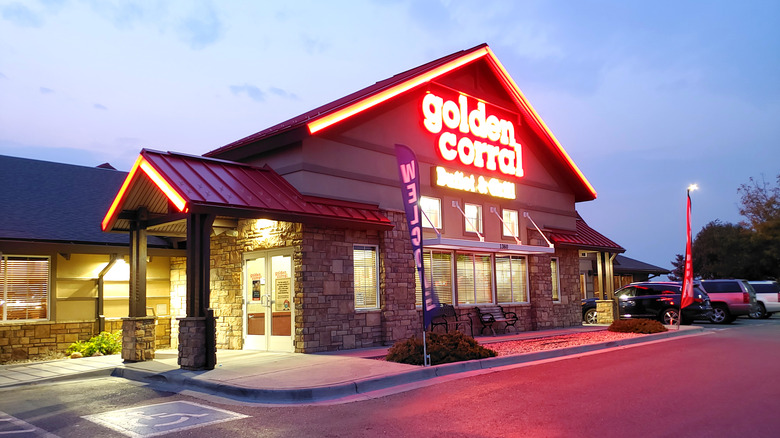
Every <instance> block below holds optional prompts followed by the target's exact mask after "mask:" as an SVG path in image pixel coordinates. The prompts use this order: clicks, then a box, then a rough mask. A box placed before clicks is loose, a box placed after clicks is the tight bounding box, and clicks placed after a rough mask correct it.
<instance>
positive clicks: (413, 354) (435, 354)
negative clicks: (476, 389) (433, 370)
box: [385, 331, 496, 365]
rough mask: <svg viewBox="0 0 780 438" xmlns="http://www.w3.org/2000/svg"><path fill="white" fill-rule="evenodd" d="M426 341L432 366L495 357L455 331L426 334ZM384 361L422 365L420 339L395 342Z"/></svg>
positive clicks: (491, 351)
mask: <svg viewBox="0 0 780 438" xmlns="http://www.w3.org/2000/svg"><path fill="white" fill-rule="evenodd" d="M426 341H427V349H428V354H429V355H430V356H431V364H432V365H439V364H443V363H450V362H460V361H464V360H473V359H484V358H486V357H494V356H495V355H496V352H495V351H493V350H490V349H487V348H485V347H483V346H481V345H479V344H478V343H477V341H475V340H474V339H473V338H470V337H468V336H465V335H464V334H463V333H461V332H457V331H456V332H453V333H446V334H440V333H427V334H426ZM385 359H386V360H388V361H391V362H399V363H405V364H409V365H423V344H422V339H420V338H409V339H405V340H403V341H398V342H396V343H395V344H394V345H393V346H392V347H390V349H389V350H388V351H387V356H385Z"/></svg>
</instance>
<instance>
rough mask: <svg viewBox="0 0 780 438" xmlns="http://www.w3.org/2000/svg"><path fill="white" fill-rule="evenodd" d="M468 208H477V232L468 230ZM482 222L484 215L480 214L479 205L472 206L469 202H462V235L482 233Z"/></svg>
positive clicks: (480, 208)
mask: <svg viewBox="0 0 780 438" xmlns="http://www.w3.org/2000/svg"><path fill="white" fill-rule="evenodd" d="M469 206H472V207H476V208H477V219H476V221H475V222H476V224H475V225H476V227H477V231H473V230H469V229H468V228H469V222H471V220H470V219H471V218H469V220H467V219H466V218H468V208H469ZM483 221H484V215H483V214H482V205H481V204H472V203H470V202H464V203H463V233H464V234H467V235H469V234H482V233H483V232H484V229H485V227H484V226H483V225H482V222H483Z"/></svg>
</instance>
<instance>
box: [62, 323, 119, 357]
mask: <svg viewBox="0 0 780 438" xmlns="http://www.w3.org/2000/svg"><path fill="white" fill-rule="evenodd" d="M120 351H122V331H121V330H120V331H116V332H114V333H109V332H102V333H100V334H99V335H97V336H93V337H92V338H90V340H89V341H78V342H74V343H72V344H70V347H68V349H67V350H65V353H66V354H67V355H68V356H70V355H71V354H73V353H76V352H78V353H81V354H82V355H83V356H85V357H89V356H94V355H95V354H96V353H100V354H103V355H105V354H116V353H119V352H120Z"/></svg>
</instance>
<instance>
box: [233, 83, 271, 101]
mask: <svg viewBox="0 0 780 438" xmlns="http://www.w3.org/2000/svg"><path fill="white" fill-rule="evenodd" d="M230 92H231V93H233V94H234V95H236V96H237V95H239V94H241V93H246V95H247V96H249V98H250V99H252V100H254V101H255V102H265V93H264V92H263V91H262V90H260V89H259V88H257V87H255V86H254V85H249V84H244V85H231V86H230Z"/></svg>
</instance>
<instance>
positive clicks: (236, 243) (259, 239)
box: [171, 219, 302, 350]
mask: <svg viewBox="0 0 780 438" xmlns="http://www.w3.org/2000/svg"><path fill="white" fill-rule="evenodd" d="M269 224H270V225H269V226H265V225H266V224H264V223H262V222H261V221H257V220H253V219H252V220H240V221H239V222H238V235H237V236H230V235H228V234H227V233H225V234H220V235H219V236H212V238H211V273H210V277H211V300H210V301H211V304H210V305H211V307H212V308H213V309H214V316H215V317H216V331H217V349H220V348H222V349H228V350H240V349H242V348H243V346H244V340H243V336H244V320H243V312H244V309H243V293H242V291H243V278H242V275H243V267H242V261H243V254H244V253H247V252H252V251H260V250H265V249H275V248H286V247H292V248H293V271H294V275H295V280H294V281H295V291H294V298H293V306H296V308H295V311H296V314H297V313H298V312H299V308H298V306H300V301H301V298H300V291H301V289H300V284H299V282H300V275H301V272H300V271H301V268H300V246H301V243H300V242H301V232H302V225H301V224H296V223H289V222H269ZM171 277H172V278H173V275H172V276H171ZM185 280H186V277H185ZM185 283H186V281H185Z"/></svg>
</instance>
